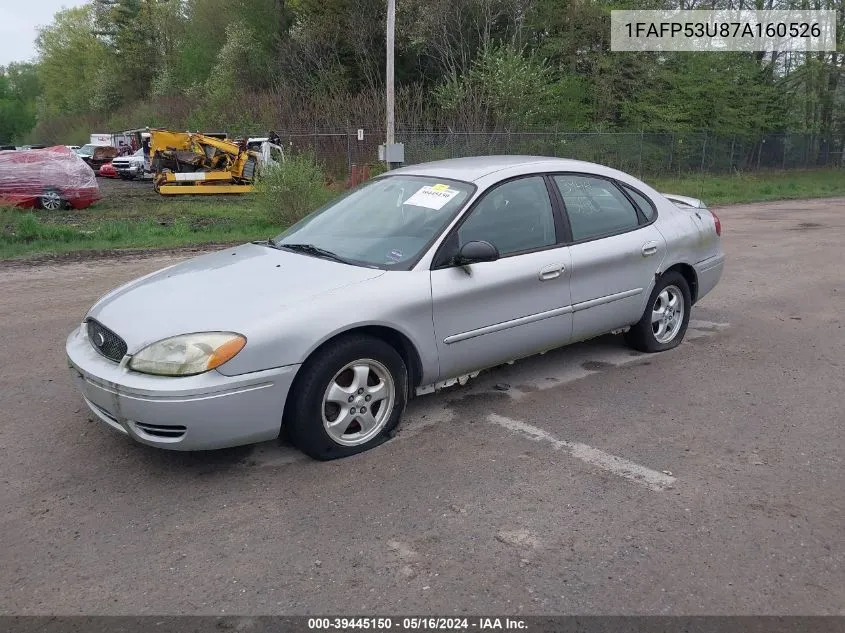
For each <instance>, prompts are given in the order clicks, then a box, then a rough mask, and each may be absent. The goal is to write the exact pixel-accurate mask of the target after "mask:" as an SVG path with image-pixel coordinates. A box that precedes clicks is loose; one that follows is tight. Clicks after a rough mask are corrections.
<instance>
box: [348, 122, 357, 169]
mask: <svg viewBox="0 0 845 633" xmlns="http://www.w3.org/2000/svg"><path fill="white" fill-rule="evenodd" d="M356 138H357V136H356ZM351 166H352V143H351V142H350V139H349V124H348V123H347V124H346V173H347V174H348V173H349V168H350V167H351Z"/></svg>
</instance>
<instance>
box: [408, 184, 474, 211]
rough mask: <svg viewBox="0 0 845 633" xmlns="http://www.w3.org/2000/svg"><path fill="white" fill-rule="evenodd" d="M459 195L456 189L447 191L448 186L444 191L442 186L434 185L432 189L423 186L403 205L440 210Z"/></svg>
mask: <svg viewBox="0 0 845 633" xmlns="http://www.w3.org/2000/svg"><path fill="white" fill-rule="evenodd" d="M459 193H460V191H458V190H457V189H449V188H448V186H447V187H446V188H445V189H444V188H443V185H434V186H433V187H429V186H425V187H423V188H422V189H420V190H419V191H417V192H416V193H415V194H414V195H413V196H411V197H410V198H408V199H407V200H405V204H412V205H414V206H416V207H426V208H428V209H434V210H437V209H442V208H443V206H444V205H445V204H446V203H447V202H449V200H451V199H452V198H454V197H455V196H457V195H458V194H459Z"/></svg>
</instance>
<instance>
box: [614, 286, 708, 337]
mask: <svg viewBox="0 0 845 633" xmlns="http://www.w3.org/2000/svg"><path fill="white" fill-rule="evenodd" d="M691 306H692V301H691V298H690V291H689V285H688V284H687V280H686V279H684V277H683V275H681V274H680V273H677V272H675V271H671V272H668V273H666V274H665V275H663V276H661V277H660V279H659V280H658V281H657V283H656V284H655V286H654V290H653V291H652V293H651V297H650V298H649V300H648V304H646V309H645V312H644V313H643V316H642V318H641V319H640V320H639V322H638V323H637V324H636V325H634V326H633V327H631V329H630V330H629V331H628V333H627V334H626V335H625V341H626V342H627V343H628V344H629V345H630V346H631V347H633V348H634V349H638V350H640V351H641V352H665V351H666V350H669V349H672V348H673V347H677V346H678V345H680V343H681V341H683V340H684V334H686V331H687V325H688V324H689V319H690V308H691Z"/></svg>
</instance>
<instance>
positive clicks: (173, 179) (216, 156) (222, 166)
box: [150, 130, 261, 196]
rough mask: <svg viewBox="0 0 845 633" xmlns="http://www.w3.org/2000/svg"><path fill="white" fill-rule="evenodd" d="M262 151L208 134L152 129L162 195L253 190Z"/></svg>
mask: <svg viewBox="0 0 845 633" xmlns="http://www.w3.org/2000/svg"><path fill="white" fill-rule="evenodd" d="M260 161H261V154H260V153H259V152H254V151H249V150H247V149H246V145H245V144H243V145H241V144H238V143H233V142H232V141H229V140H226V139H221V138H216V137H215V136H210V135H207V134H198V133H191V132H171V131H169V130H150V169H151V171H152V172H153V183H154V185H155V189H156V191H158V192H159V193H160V194H162V195H165V196H169V195H178V194H219V193H247V192H249V191H252V189H253V182H254V180H255V178H256V176H257V175H258V169H259V163H260Z"/></svg>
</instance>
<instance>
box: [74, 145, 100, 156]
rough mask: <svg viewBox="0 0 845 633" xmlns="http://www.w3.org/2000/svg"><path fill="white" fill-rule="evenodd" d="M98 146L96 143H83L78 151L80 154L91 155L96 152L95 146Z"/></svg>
mask: <svg viewBox="0 0 845 633" xmlns="http://www.w3.org/2000/svg"><path fill="white" fill-rule="evenodd" d="M95 147H97V146H96V145H83V146H82V147H80V148H79V149H78V150H76V151H77V153H79V154H88V155H91V154H93V153H94V148H95Z"/></svg>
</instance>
